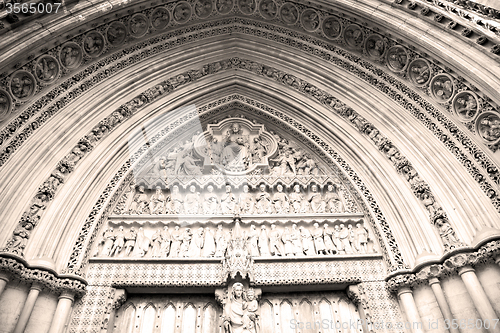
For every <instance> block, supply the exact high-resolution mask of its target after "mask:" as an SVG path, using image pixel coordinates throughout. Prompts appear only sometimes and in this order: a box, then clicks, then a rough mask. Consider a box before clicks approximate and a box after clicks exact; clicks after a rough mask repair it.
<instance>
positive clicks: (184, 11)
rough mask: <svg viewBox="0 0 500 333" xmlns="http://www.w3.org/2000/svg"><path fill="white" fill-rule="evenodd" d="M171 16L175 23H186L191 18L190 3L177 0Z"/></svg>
mask: <svg viewBox="0 0 500 333" xmlns="http://www.w3.org/2000/svg"><path fill="white" fill-rule="evenodd" d="M173 16H174V20H175V21H176V22H177V23H179V24H182V23H186V22H187V21H188V20H189V19H190V18H191V5H189V3H188V2H187V1H181V2H179V3H178V4H177V5H176V6H175V8H174V11H173Z"/></svg>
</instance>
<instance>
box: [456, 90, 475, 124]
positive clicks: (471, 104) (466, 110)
mask: <svg viewBox="0 0 500 333" xmlns="http://www.w3.org/2000/svg"><path fill="white" fill-rule="evenodd" d="M477 109H478V105H477V103H476V99H475V98H474V96H472V95H471V94H468V95H467V98H466V97H465V96H463V95H462V97H459V98H457V100H456V102H455V110H456V112H457V113H458V114H459V115H462V116H463V117H464V118H466V119H472V118H474V116H475V115H476V112H477Z"/></svg>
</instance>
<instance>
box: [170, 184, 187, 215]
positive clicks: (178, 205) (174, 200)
mask: <svg viewBox="0 0 500 333" xmlns="http://www.w3.org/2000/svg"><path fill="white" fill-rule="evenodd" d="M170 202H171V205H172V207H171V208H170V210H171V211H172V214H180V213H181V212H182V206H183V203H184V200H183V199H182V195H181V194H180V193H179V186H177V185H174V187H172V193H171V195H170Z"/></svg>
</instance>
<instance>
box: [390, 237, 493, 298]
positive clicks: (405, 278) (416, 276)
mask: <svg viewBox="0 0 500 333" xmlns="http://www.w3.org/2000/svg"><path fill="white" fill-rule="evenodd" d="M473 251H474V249H473V248H471V247H468V248H462V249H460V250H459V253H456V252H455V254H451V253H449V254H445V255H444V256H443V257H442V258H441V259H440V260H439V262H436V263H431V264H428V265H425V266H424V267H421V268H418V270H417V272H411V271H406V272H405V273H402V274H400V275H396V276H392V277H390V278H389V279H388V280H387V288H388V290H389V291H391V292H396V291H397V290H398V289H400V288H403V287H410V288H412V287H415V286H416V285H418V284H420V283H423V282H425V283H428V282H429V280H431V279H435V278H438V279H439V278H442V277H445V276H447V275H450V274H461V273H462V270H463V269H464V268H465V269H468V268H469V267H470V268H473V267H475V266H476V265H479V264H485V263H493V262H494V261H495V258H497V256H498V255H499V254H500V240H494V241H490V242H487V243H486V244H484V245H482V246H481V247H479V248H478V249H477V250H476V251H475V252H473ZM450 254H451V256H450Z"/></svg>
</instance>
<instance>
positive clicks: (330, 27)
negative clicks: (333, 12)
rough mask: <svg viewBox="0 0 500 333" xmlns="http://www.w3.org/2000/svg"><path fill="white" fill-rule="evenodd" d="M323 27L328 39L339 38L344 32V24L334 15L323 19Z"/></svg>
mask: <svg viewBox="0 0 500 333" xmlns="http://www.w3.org/2000/svg"><path fill="white" fill-rule="evenodd" d="M321 27H322V29H323V33H324V34H325V36H326V38H328V39H337V38H339V36H340V34H341V33H342V24H341V23H340V21H339V20H338V19H337V18H336V17H333V16H330V17H327V18H326V19H325V20H324V21H323V25H322V26H321Z"/></svg>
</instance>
